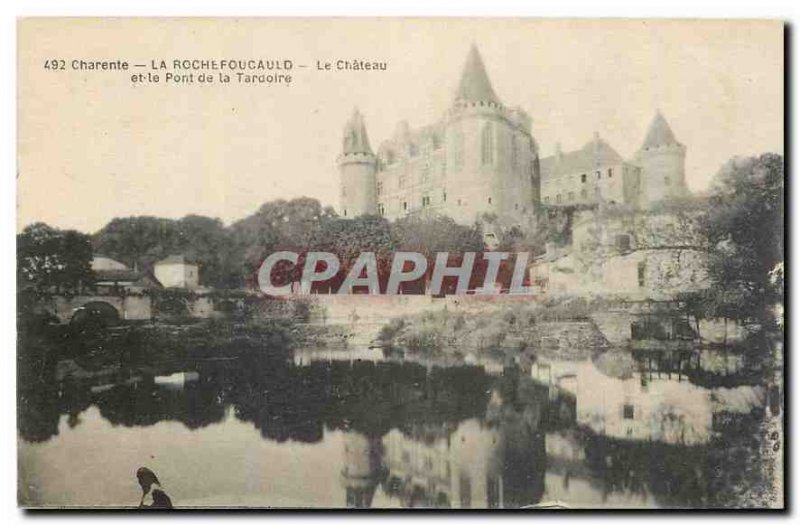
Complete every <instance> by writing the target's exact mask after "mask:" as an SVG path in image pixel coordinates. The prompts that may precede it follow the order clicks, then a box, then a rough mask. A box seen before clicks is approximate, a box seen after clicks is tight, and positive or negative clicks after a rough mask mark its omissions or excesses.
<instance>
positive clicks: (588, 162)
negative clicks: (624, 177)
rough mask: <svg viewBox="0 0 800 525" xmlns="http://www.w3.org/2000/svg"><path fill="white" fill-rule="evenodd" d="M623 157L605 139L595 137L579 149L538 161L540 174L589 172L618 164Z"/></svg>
mask: <svg viewBox="0 0 800 525" xmlns="http://www.w3.org/2000/svg"><path fill="white" fill-rule="evenodd" d="M621 162H623V158H622V157H621V156H620V154H619V153H617V152H616V150H614V148H612V147H611V146H610V145H609V144H608V143H607V142H606V141H605V140H603V139H601V138H597V139H594V140H591V141H589V142H588V143H587V144H586V145H585V146H583V147H582V148H581V149H579V150H575V151H568V152H565V153H562V154H561V158H560V159H559V158H558V155H552V156H550V157H545V158H543V159H541V161H539V166H540V168H541V171H542V174H543V175H544V176H547V175H561V174H565V173H578V172H581V171H586V172H590V171H592V170H593V169H594V168H595V167H598V166H607V165H610V164H619V163H621Z"/></svg>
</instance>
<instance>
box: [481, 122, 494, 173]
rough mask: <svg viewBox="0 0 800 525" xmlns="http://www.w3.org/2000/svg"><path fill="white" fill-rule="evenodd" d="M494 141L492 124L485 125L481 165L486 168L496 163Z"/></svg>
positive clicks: (482, 133)
mask: <svg viewBox="0 0 800 525" xmlns="http://www.w3.org/2000/svg"><path fill="white" fill-rule="evenodd" d="M493 139H494V134H493V133H492V124H491V123H489V122H487V123H486V124H484V125H483V131H482V132H481V164H483V165H484V166H486V165H489V164H493V163H494V144H492V141H493Z"/></svg>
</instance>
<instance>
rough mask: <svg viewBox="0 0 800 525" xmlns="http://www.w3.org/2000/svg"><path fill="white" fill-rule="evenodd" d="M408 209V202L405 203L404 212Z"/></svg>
mask: <svg viewBox="0 0 800 525" xmlns="http://www.w3.org/2000/svg"><path fill="white" fill-rule="evenodd" d="M407 209H408V203H407V202H406V201H403V211H406V210H407Z"/></svg>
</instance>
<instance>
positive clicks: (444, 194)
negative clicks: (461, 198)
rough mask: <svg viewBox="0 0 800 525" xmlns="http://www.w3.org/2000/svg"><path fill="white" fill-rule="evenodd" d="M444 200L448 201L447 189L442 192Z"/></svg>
mask: <svg viewBox="0 0 800 525" xmlns="http://www.w3.org/2000/svg"><path fill="white" fill-rule="evenodd" d="M442 202H447V192H446V191H443V192H442Z"/></svg>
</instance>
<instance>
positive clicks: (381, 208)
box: [378, 204, 384, 217]
mask: <svg viewBox="0 0 800 525" xmlns="http://www.w3.org/2000/svg"><path fill="white" fill-rule="evenodd" d="M378 213H380V215H381V217H383V214H384V209H383V204H378Z"/></svg>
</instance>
